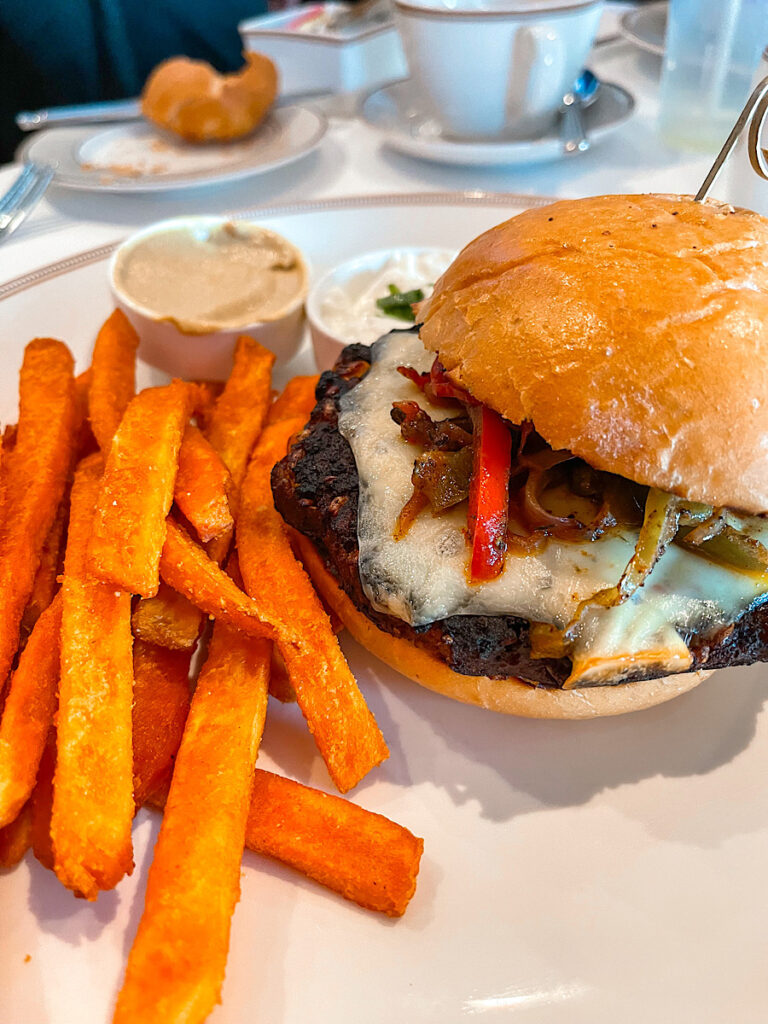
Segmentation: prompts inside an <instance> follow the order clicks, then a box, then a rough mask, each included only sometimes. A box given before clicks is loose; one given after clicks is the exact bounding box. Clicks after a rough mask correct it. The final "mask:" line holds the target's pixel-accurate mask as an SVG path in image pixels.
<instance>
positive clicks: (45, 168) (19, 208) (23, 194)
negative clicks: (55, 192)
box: [0, 163, 56, 242]
mask: <svg viewBox="0 0 768 1024" xmlns="http://www.w3.org/2000/svg"><path fill="white" fill-rule="evenodd" d="M55 171H56V168H55V167H52V166H51V165H50V164H36V163H28V164H25V165H24V168H23V170H22V172H21V174H20V175H19V176H18V178H17V179H16V181H14V183H13V184H12V185H11V187H10V188H9V189H8V191H7V192H6V193H5V195H4V196H3V197H2V198H0V242H4V241H5V239H6V238H8V237H9V236H10V235H12V234H13V232H14V231H15V230H16V228H17V227H18V226H19V225H20V224H21V223H22V222H23V221H24V220H26V218H27V217H28V216H29V215H30V213H31V212H32V210H33V209H34V208H35V207H36V206H37V204H38V203H39V202H40V200H41V199H42V198H43V194H44V193H45V190H46V189H47V188H48V186H49V185H50V183H51V179H52V178H53V175H54V173H55Z"/></svg>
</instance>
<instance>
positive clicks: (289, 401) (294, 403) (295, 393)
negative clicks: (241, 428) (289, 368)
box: [267, 376, 320, 423]
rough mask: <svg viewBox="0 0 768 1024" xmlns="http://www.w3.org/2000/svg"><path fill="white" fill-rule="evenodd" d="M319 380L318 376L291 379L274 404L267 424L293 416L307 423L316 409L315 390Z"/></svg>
mask: <svg viewBox="0 0 768 1024" xmlns="http://www.w3.org/2000/svg"><path fill="white" fill-rule="evenodd" d="M319 380H320V378H319V377H318V376H314V377H291V379H290V380H289V381H288V383H287V384H286V385H285V387H284V388H283V390H282V391H281V393H280V394H279V395H278V396H277V398H276V399H275V401H274V402H273V403H272V405H271V407H270V410H269V414H268V416H267V422H268V423H277V422H278V420H284V419H288V418H290V417H293V416H303V417H304V421H305V422H306V421H307V420H308V419H309V414H310V413H311V412H312V410H313V409H314V407H315V389H316V388H317V382H318V381H319Z"/></svg>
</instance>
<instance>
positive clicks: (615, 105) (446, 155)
mask: <svg viewBox="0 0 768 1024" xmlns="http://www.w3.org/2000/svg"><path fill="white" fill-rule="evenodd" d="M634 109H635V101H634V99H633V98H632V96H631V94H630V93H628V92H627V91H626V89H622V88H621V86H619V85H615V84H613V83H612V82H602V83H601V87H600V93H599V95H598V97H597V99H596V100H595V102H594V103H593V104H592V105H591V106H589V107H587V108H586V110H585V111H584V122H585V126H586V130H587V134H588V135H589V138H590V141H591V142H597V141H598V140H599V139H601V138H602V137H603V135H606V134H607V133H608V132H611V131H613V130H614V129H615V128H618V127H619V125H621V124H623V123H624V122H625V121H626V120H627V118H628V117H629V116H630V115H631V113H632V111H633V110H634ZM360 111H361V114H362V117H363V118H364V120H365V121H367V122H368V124H369V125H371V127H372V128H376V129H377V131H380V132H381V134H382V135H383V136H384V139H385V141H386V142H387V144H388V145H390V146H392V148H393V149H397V150H399V151H400V152H401V153H407V154H408V155H409V156H415V157H419V158H421V159H423V160H433V161H436V162H438V163H445V164H462V165H464V166H471V167H498V166H504V165H507V164H508V165H522V164H535V163H541V162H543V161H545V160H559V159H561V158H562V157H564V156H565V155H566V154H565V153H564V151H563V143H562V140H561V138H560V136H559V132H558V129H557V128H554V129H553V130H552V131H551V132H550V133H548V134H547V135H544V136H542V138H539V139H530V140H529V139H522V140H521V139H488V140H486V139H457V138H455V137H452V136H450V135H448V134H443V131H442V129H441V127H440V125H439V124H438V123H437V122H436V121H434V120H433V119H432V118H430V117H428V116H427V115H426V114H424V113H423V112H422V110H421V104H420V102H419V96H418V94H417V93H416V91H415V88H414V86H413V83H412V82H411V80H410V79H405V80H404V81H402V82H393V83H391V84H390V85H385V86H384V87H383V88H382V89H377V90H376V91H375V92H372V93H369V94H368V96H366V97H365V99H364V100H363V102H362V105H361V108H360Z"/></svg>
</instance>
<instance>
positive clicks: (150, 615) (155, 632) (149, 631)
mask: <svg viewBox="0 0 768 1024" xmlns="http://www.w3.org/2000/svg"><path fill="white" fill-rule="evenodd" d="M204 619H205V616H204V614H203V613H202V612H201V611H200V609H199V608H195V606H194V605H193V604H192V603H191V602H190V601H188V600H187V599H186V597H183V596H182V595H181V594H177V593H176V591H175V590H174V589H173V588H172V587H169V586H168V584H167V583H162V582H161V583H160V587H159V589H158V591H157V594H156V595H155V596H154V597H142V598H141V600H140V601H137V602H136V607H135V608H134V610H133V615H132V617H131V625H132V627H133V635H134V636H135V637H137V639H139V640H144V641H145V642H146V643H148V644H155V645H156V646H157V647H167V648H168V649H169V650H171V651H180V650H185V649H186V648H189V647H194V646H195V644H196V643H197V639H198V637H199V636H200V630H201V628H202V625H203V620H204Z"/></svg>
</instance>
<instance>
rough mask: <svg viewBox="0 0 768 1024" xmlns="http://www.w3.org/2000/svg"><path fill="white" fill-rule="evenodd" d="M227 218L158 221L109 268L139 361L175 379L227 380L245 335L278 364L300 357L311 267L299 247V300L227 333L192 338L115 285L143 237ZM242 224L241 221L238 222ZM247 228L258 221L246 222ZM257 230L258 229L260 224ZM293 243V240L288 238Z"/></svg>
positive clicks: (212, 224) (128, 242)
mask: <svg viewBox="0 0 768 1024" xmlns="http://www.w3.org/2000/svg"><path fill="white" fill-rule="evenodd" d="M231 220H232V218H228V217H208V216H199V217H175V218H173V219H171V220H163V221H158V222H157V223H155V224H150V225H149V226H148V227H146V228H142V229H141V230H140V231H137V232H136V233H135V234H133V235H131V236H130V237H129V238H127V239H126V240H125V241H124V242H122V243H121V245H120V246H118V248H117V249H116V250H115V252H114V253H113V255H112V259H111V260H110V264H109V283H110V287H111V289H112V295H113V298H114V300H115V303H116V304H117V306H118V307H119V308H120V309H121V310H122V311H123V312H124V313H125V315H126V316H127V317H128V319H129V320H130V322H131V323H132V324H133V326H134V328H135V329H136V333H137V334H138V335H139V353H138V354H139V357H140V358H141V359H142V360H144V362H146V363H148V364H149V365H150V366H154V367H156V368H157V369H159V370H163V371H164V372H166V373H169V374H171V375H172V376H174V377H183V378H185V379H192V380H226V378H227V377H228V376H229V374H230V371H231V370H232V355H233V351H234V347H235V342H236V341H237V339H238V338H239V337H240V335H241V334H247V335H249V336H250V337H251V338H255V339H256V340H257V341H258V342H259V343H260V344H262V345H264V347H265V348H268V349H269V350H270V351H271V352H274V353H275V357H276V361H277V363H278V364H279V363H282V362H286V361H287V360H289V359H290V358H291V357H292V356H294V355H295V354H296V352H297V351H298V349H299V346H300V345H301V341H302V337H303V326H304V300H305V298H306V296H307V290H308V288H309V267H308V265H307V261H306V259H305V258H304V256H303V255H302V254H301V253H300V252H299V250H298V248H296V246H294V245H293V243H289V244H291V245H292V246H293V248H294V249H295V250H296V252H297V254H298V257H299V259H300V260H301V265H302V266H303V268H304V288H303V289H302V290H301V292H300V293H299V295H297V297H296V299H295V300H294V301H293V302H292V303H291V304H290V306H288V307H286V309H285V310H283V311H282V312H281V314H280V316H279V317H277V318H276V319H274V320H269V321H258V322H256V323H244V324H239V325H238V326H237V327H232V328H227V329H226V330H221V331H213V332H209V333H206V334H192V333H187V332H186V331H182V330H181V329H180V328H179V327H178V326H177V325H176V324H175V323H172V322H170V321H168V320H163V319H161V318H160V317H159V315H158V314H157V313H156V312H155V311H153V310H151V309H147V308H146V307H143V306H141V305H140V304H139V303H137V302H136V301H135V300H134V299H132V298H131V296H130V295H128V294H126V293H125V292H124V291H123V289H122V288H121V287H120V286H119V284H118V283H117V282H116V281H115V267H116V264H117V260H118V258H119V256H120V254H121V253H122V252H124V251H125V250H126V249H127V248H130V247H131V246H132V245H134V244H135V243H136V242H138V241H140V240H141V239H142V238H146V237H147V236H149V235H153V234H158V233H161V232H163V231H166V230H168V229H169V228H172V229H178V228H180V227H187V228H189V229H190V231H191V230H193V229H201V228H202V229H205V228H208V229H211V228H215V227H217V226H219V225H221V224H226V223H228V222H229V221H231ZM238 223H240V222H239V221H238ZM242 223H244V224H251V223H255V222H252V221H243V222H242ZM256 226H258V225H256ZM286 241H288V239H286Z"/></svg>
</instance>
